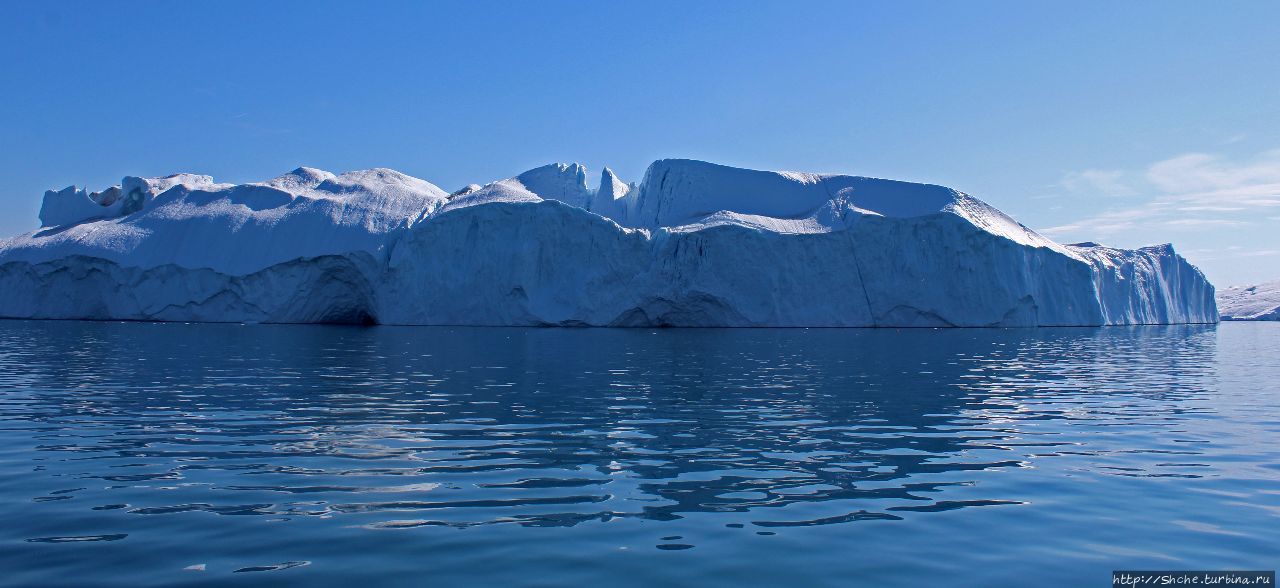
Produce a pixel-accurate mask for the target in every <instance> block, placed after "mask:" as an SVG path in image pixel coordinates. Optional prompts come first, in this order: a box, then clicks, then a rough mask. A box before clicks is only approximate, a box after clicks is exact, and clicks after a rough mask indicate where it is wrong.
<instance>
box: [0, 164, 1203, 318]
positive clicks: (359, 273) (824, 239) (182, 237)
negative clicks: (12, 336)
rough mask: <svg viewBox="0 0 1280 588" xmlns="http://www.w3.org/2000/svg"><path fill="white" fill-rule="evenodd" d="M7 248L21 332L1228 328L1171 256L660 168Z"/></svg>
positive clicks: (203, 199) (418, 183)
mask: <svg viewBox="0 0 1280 588" xmlns="http://www.w3.org/2000/svg"><path fill="white" fill-rule="evenodd" d="M40 219H41V222H42V224H43V226H42V227H41V228H40V229H39V230H36V231H34V232H31V233H28V234H25V235H20V236H17V237H13V238H10V239H7V240H4V241H0V316H4V317H20V318H64V319H77V318H79V319H128V320H163V321H218V322H223V321H225V322H299V323H310V322H356V323H374V322H376V323H382V324H409V325H609V326H743V327H746V326H796V327H799V326H804V327H828V326H830V327H836V326H856V327H871V326H878V327H936V326H974V327H977V326H1048V325H1114V324H1164V323H1210V322H1216V321H1217V320H1218V312H1217V308H1216V306H1215V304H1214V290H1213V286H1212V285H1210V284H1209V282H1208V281H1207V280H1205V278H1204V276H1203V275H1202V274H1201V273H1200V271H1199V270H1197V269H1196V268H1195V267H1193V266H1191V265H1190V264H1188V263H1187V262H1186V260H1184V259H1183V258H1182V257H1180V256H1179V255H1177V254H1176V253H1174V251H1173V248H1172V247H1171V246H1169V245H1162V246H1157V247H1146V248H1142V249H1136V250H1122V249H1112V248H1108V247H1102V246H1099V245H1095V244H1091V243H1085V244H1076V245H1060V244H1058V243H1055V242H1053V241H1051V240H1049V239H1047V238H1045V237H1043V236H1041V235H1039V234H1037V233H1036V232H1034V231H1032V230H1030V229H1028V228H1026V227H1024V226H1022V225H1020V224H1018V223H1017V222H1016V221H1014V220H1013V219H1011V218H1009V217H1008V216H1006V215H1005V214H1003V213H1001V212H1000V211H998V210H996V209H995V208H992V207H991V206H989V205H987V204H986V203H984V202H982V201H980V200H978V199H976V198H973V197H972V196H969V195H967V194H963V193H960V192H957V191H955V190H951V189H949V188H944V187H941V186H933V185H925V184H913V183H908V182H898V181H892V180H882V179H874V178H866V177H857V176H847V175H823V174H809V173H794V172H765V171H755V170H747V169H737V168H731V167H725V166H720V165H715V164H711V163H704V162H700V161H690V160H678V159H672V160H661V161H657V162H655V163H653V164H652V165H651V166H649V169H648V171H647V172H646V173H645V175H644V178H643V179H642V180H641V181H640V183H639V184H635V183H626V182H623V181H622V180H620V179H619V178H618V177H616V176H615V175H614V174H613V172H611V171H610V170H608V169H605V170H604V172H603V174H602V175H601V177H600V182H599V186H598V187H596V188H591V187H588V183H587V171H586V169H585V168H584V167H583V166H581V165H578V164H572V165H565V164H553V165H548V166H544V167H540V168H537V169H534V170H530V171H527V172H525V173H523V174H520V175H519V176H516V177H514V178H510V179H506V180H501V181H497V182H493V183H490V184H487V185H484V186H480V185H475V184H473V185H470V186H467V187H465V188H463V189H461V190H458V191H457V192H454V193H452V194H450V193H447V192H445V191H444V190H441V189H440V188H438V187H436V186H435V185H432V184H431V183H429V182H426V181H423V180H420V179H417V178H413V177H409V176H406V175H404V174H401V173H399V172H396V171H393V170H389V169H372V170H364V171H356V172H348V173H345V174H342V175H334V174H331V173H329V172H325V171H321V170H317V169H310V168H299V169H297V170H294V171H292V172H290V173H287V174H285V175H283V176H280V177H278V178H275V179H272V180H269V181H266V182H260V183H251V184H243V185H231V184H219V183H216V182H214V181H213V179H212V178H210V177H208V176H199V175H191V174H179V175H174V176H169V177H165V178H134V177H130V178H125V179H124V180H123V182H121V184H120V186H118V187H112V188H108V189H107V190H104V191H102V192H94V193H89V192H86V191H84V190H80V189H76V188H74V187H73V188H67V189H65V190H61V191H57V192H54V191H51V192H48V193H46V194H45V197H44V206H43V207H42V209H41V211H40Z"/></svg>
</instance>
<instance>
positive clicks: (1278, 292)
mask: <svg viewBox="0 0 1280 588" xmlns="http://www.w3.org/2000/svg"><path fill="white" fill-rule="evenodd" d="M1218 312H1220V313H1222V320H1227V321H1280V281H1275V282H1267V283H1265V284H1257V285H1254V286H1232V287H1230V288H1227V289H1225V290H1221V291H1219V292H1218Z"/></svg>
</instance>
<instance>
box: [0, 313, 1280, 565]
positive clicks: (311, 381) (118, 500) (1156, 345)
mask: <svg viewBox="0 0 1280 588" xmlns="http://www.w3.org/2000/svg"><path fill="white" fill-rule="evenodd" d="M1277 358H1280V324H1277V323H1270V324H1265V323H1233V324H1222V325H1219V326H1171V327H1107V328H1079V329H1074V328H1057V329H958V330H888V329H883V330H875V329H811V330H804V329H664V330H647V329H515V328H398V327H372V328H359V327H336V326H267V325H252V326H243V325H184V324H146V323H94V322H22V321H0V521H2V522H3V524H0V545H2V546H3V547H2V548H0V572H2V574H0V577H3V580H2V581H0V583H6V584H18V585H79V584H95V585H97V584H116V585H138V584H143V585H156V584H164V585H169V584H183V583H192V584H202V583H225V582H232V583H237V584H270V585H281V584H305V585H328V584H343V585H349V584H353V583H355V582H361V581H363V582H370V583H372V584H376V585H434V584H442V585H444V584H456V583H464V582H465V583H467V584H476V583H479V584H493V585H565V584H573V585H579V584H588V583H592V584H606V585H617V586H624V585H655V584H665V585H679V584H692V583H697V584H700V585H732V586H739V585H842V586H848V585H868V586H894V585H948V586H963V585H972V586H1000V585H1037V586H1085V585H1093V586H1102V585H1109V584H1108V583H1109V581H1110V580H1109V578H1110V572H1111V570H1113V569H1274V568H1275V567H1276V564H1277V555H1278V554H1280V531H1278V529H1280V465H1278V464H1280V448H1278V445H1280V444H1278V443H1277V441H1278V440H1280V361H1277Z"/></svg>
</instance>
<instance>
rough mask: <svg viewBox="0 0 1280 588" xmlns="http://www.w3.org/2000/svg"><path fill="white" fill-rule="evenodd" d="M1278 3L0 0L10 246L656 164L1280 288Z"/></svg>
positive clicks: (1224, 281)
mask: <svg viewBox="0 0 1280 588" xmlns="http://www.w3.org/2000/svg"><path fill="white" fill-rule="evenodd" d="M1278 26H1280V2H1275V1H1261V2H1243V1H1241V2H1224V3H1219V2H1176V1H1167V0H1161V1H1153V2H1137V1H1134V2H1110V1H1107V2H1096V3H1090V2H1053V3H1051V2H883V3H871V2H865V3H864V2H852V1H838V2H783V1H776V2H749V1H739V0H735V1H733V2H729V1H724V2H688V1H684V2H662V1H659V2H653V1H646V2H632V3H622V2H505V1H504V2H478V1H466V2H450V3H444V2H440V3H428V2H412V3H411V2H377V1H373V2H346V3H326V2H316V1H307V2H275V1H272V2H243V3H238V2H229V1H228V2H202V3H189V2H182V3H179V2H155V3H148V2H121V3H115V2H111V3H108V2H84V3H70V2H8V3H4V4H2V5H0V60H2V61H0V63H3V68H2V70H0V174H3V177H4V178H6V181H5V182H4V183H3V184H2V185H0V204H2V205H3V206H4V209H5V210H6V212H5V213H4V214H3V215H0V233H2V234H5V235H8V234H16V233H20V232H25V231H28V230H31V229H33V228H35V226H36V225H37V224H38V223H37V221H36V214H37V211H38V209H39V203H40V198H41V195H42V194H43V192H44V190H46V189H49V188H60V187H63V186H67V185H70V184H76V185H80V186H86V187H89V188H91V189H95V190H96V189H102V188H105V187H107V186H110V185H112V184H115V183H118V182H119V181H120V178H121V177H122V176H125V175H167V174H169V173H174V172H178V171H191V172H199V173H207V174H211V175H213V176H214V177H215V178H217V179H218V180H221V181H232V182H245V181H256V180H262V179H266V178H270V177H273V176H275V175H278V174H280V173H282V172H285V171H288V170H290V169H293V168H295V167H297V166H299V165H308V166H314V167H320V168H324V169H328V170H331V171H335V172H341V171H346V170H351V169H360V168H368V167H391V168H395V169H398V170H401V171H403V172H405V173H408V174H410V175H414V176H418V177H421V178H423V179H426V180H429V181H431V182H433V183H436V184H438V185H439V186H441V187H442V188H444V189H446V190H450V191H452V190H454V189H456V188H459V187H461V186H463V185H465V184H467V183H472V182H476V183H485V182H488V181H492V180H496V179H501V178H505V177H510V176H513V175H516V174H517V173H519V172H521V171H523V170H525V169H528V168H531V167H535V166H537V165H540V164H543V163H548V162H552V161H563V162H570V161H578V162H582V163H584V164H586V165H587V166H589V167H590V168H591V169H592V171H593V172H594V171H596V170H599V169H600V167H601V166H604V165H608V166H610V167H612V168H613V169H614V170H616V171H617V172H618V173H619V174H620V175H621V176H622V177H623V178H624V179H627V180H639V178H640V176H641V175H642V174H643V172H644V168H645V167H646V166H647V165H648V163H649V162H650V161H652V160H654V159H658V158H663V157H686V158H695V159H705V160H708V161H714V162H717V163H724V164H728V165H735V166H743V167H753V168H758V169H787V170H799V171H822V172H843V173H853V174H859V175H868V176H878V177H889V178H895V179H904V180H913V181H922V182H930V183H938V184H944V185H947V186H951V187H954V188H956V189H959V190H962V191H965V192H968V193H970V194H973V195H975V196H978V197H979V198H982V199H984V200H986V201H988V202H990V203H992V204H994V205H995V206H997V207H999V208H1001V209H1002V210H1004V211H1006V212H1008V213H1010V214H1011V215H1013V216H1014V217H1015V218H1017V219H1018V220H1020V221H1022V222H1023V223H1024V224H1027V225H1028V226H1030V227H1032V228H1035V229H1037V230H1041V231H1043V232H1045V233H1046V234H1048V235H1050V236H1051V237H1053V238H1055V239H1058V240H1060V241H1064V242H1075V241H1084V240H1092V241H1099V242H1102V243H1107V244H1113V245H1118V246H1138V245H1145V244H1153V243H1161V242H1173V243H1174V244H1175V246H1176V247H1177V248H1178V250H1179V251H1180V252H1182V253H1183V254H1184V255H1186V256H1187V257H1188V258H1189V259H1190V260H1191V261H1192V262H1193V263H1196V264H1198V265H1199V266H1200V267H1201V268H1202V269H1204V270H1205V272H1206V273H1207V274H1208V276H1209V278H1210V279H1211V280H1213V281H1214V282H1215V283H1216V284H1217V285H1218V286H1220V287H1221V286H1225V285H1231V284H1238V283H1249V282H1256V281H1263V280H1271V279H1280V32H1277V31H1278V29H1277V27H1278Z"/></svg>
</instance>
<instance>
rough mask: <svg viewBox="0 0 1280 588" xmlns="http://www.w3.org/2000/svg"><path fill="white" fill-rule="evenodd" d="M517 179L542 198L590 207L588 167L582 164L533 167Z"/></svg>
mask: <svg viewBox="0 0 1280 588" xmlns="http://www.w3.org/2000/svg"><path fill="white" fill-rule="evenodd" d="M515 179H516V181H518V182H520V184H522V185H523V186H524V188H525V189H526V190H528V191H530V192H532V193H534V194H536V195H537V196H538V197H540V198H543V199H547V200H559V201H561V202H564V203H565V204H570V205H573V206H577V207H579V208H587V207H588V200H589V198H590V195H591V191H590V189H588V188H587V168H586V167H583V166H582V164H578V163H552V164H548V165H544V166H542V167H536V168H533V169H531V170H529V171H527V172H524V173H522V174H520V175H518V176H516V177H515Z"/></svg>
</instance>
